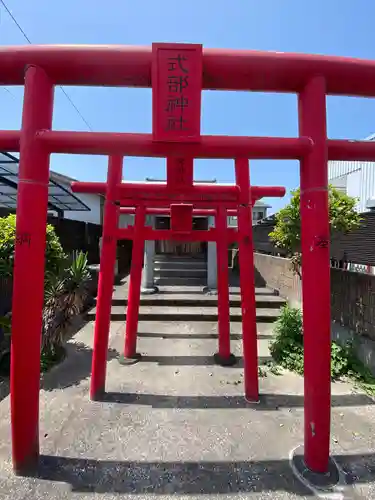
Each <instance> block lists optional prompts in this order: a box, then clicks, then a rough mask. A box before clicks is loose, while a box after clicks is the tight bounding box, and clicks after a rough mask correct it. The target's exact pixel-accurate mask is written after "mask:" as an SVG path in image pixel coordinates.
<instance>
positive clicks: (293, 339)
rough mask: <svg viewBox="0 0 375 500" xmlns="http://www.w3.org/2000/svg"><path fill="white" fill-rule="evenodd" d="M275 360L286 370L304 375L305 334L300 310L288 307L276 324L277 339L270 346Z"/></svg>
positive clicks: (283, 310) (285, 307) (282, 311)
mask: <svg viewBox="0 0 375 500" xmlns="http://www.w3.org/2000/svg"><path fill="white" fill-rule="evenodd" d="M270 352H271V356H272V357H273V359H274V360H275V361H276V362H277V363H278V364H279V365H281V366H283V367H284V368H287V369H289V370H293V371H296V372H297V373H301V374H302V373H303V334H302V313H301V311H300V309H295V308H291V307H289V306H288V305H287V306H284V307H283V309H282V310H281V314H280V317H279V319H278V320H277V321H276V323H275V337H274V339H273V341H272V342H271V345H270Z"/></svg>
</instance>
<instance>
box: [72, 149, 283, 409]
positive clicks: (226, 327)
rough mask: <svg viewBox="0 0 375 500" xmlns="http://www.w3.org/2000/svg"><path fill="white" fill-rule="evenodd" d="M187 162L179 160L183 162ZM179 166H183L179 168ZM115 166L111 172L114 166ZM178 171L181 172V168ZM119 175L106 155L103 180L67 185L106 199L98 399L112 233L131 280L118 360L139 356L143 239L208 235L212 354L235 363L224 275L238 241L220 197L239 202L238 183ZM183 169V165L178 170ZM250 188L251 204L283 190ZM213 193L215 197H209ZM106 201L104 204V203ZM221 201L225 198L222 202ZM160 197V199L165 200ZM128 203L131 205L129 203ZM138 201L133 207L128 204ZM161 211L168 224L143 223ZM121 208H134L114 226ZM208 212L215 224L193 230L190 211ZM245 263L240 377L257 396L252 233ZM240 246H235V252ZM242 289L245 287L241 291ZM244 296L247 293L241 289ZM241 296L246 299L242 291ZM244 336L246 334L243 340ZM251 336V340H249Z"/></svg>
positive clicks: (95, 375) (95, 370)
mask: <svg viewBox="0 0 375 500" xmlns="http://www.w3.org/2000/svg"><path fill="white" fill-rule="evenodd" d="M185 164H186V162H185V161H184V162H183V166H185ZM183 170H184V169H183ZM114 171H116V174H114V173H113V172H114ZM119 172H120V174H119ZM180 173H181V172H180ZM119 175H120V178H121V176H122V158H121V157H116V158H110V160H109V166H108V180H107V183H100V182H73V183H72V185H71V187H72V191H73V192H75V193H91V194H106V203H105V211H104V223H103V245H102V253H101V258H100V275H99V285H98V301H97V304H98V305H97V314H96V322H95V336H94V351H93V363H92V377H91V389H90V395H91V399H93V400H96V399H100V398H101V397H102V395H103V393H104V391H105V377H106V356H107V349H108V335H109V325H110V310H111V298H112V288H113V281H114V265H115V258H116V256H115V255H116V253H115V248H116V242H117V239H131V240H133V251H132V265H131V273H130V284H129V293H128V308H127V315H126V335H125V346H124V356H123V358H122V360H121V362H122V363H129V362H134V361H136V360H138V359H139V358H140V354H139V353H137V351H136V343H137V328H138V313H139V304H140V293H141V276H142V263H143V252H144V242H145V240H160V239H164V240H169V239H175V240H179V241H213V242H216V245H217V276H218V334H219V335H218V339H219V349H218V352H217V353H216V354H215V356H214V357H215V361H216V362H217V363H218V364H221V365H223V366H228V365H232V364H234V363H235V361H236V359H235V356H234V355H233V354H232V353H231V351H230V319H229V277H228V260H227V249H228V243H231V242H235V241H239V242H240V241H241V239H240V235H239V232H238V231H237V230H235V229H231V228H227V220H226V219H227V210H226V208H225V207H224V206H223V205H222V204H221V203H222V198H223V199H224V200H227V199H229V198H230V197H232V200H231V203H232V204H233V202H234V203H238V201H237V202H236V200H237V197H238V195H239V189H238V186H236V185H233V186H231V185H199V186H196V185H193V184H192V186H191V188H190V190H189V191H188V194H187V193H181V192H173V191H172V190H171V187H170V184H169V183H170V181H171V179H170V177H171V176H172V179H173V175H174V172H169V177H167V183H166V184H165V185H163V184H155V185H151V187H150V184H149V183H137V184H135V183H124V182H122V183H119V182H118V179H119ZM183 175H185V171H183ZM197 187H198V189H196V188H197ZM247 190H248V191H249V193H250V200H251V202H250V206H252V205H253V204H254V203H255V202H256V201H257V200H259V199H260V198H262V197H265V196H268V197H272V196H280V197H282V196H284V195H285V188H283V187H278V186H271V187H261V186H252V187H251V188H250V186H248V187H247ZM137 195H139V196H141V197H142V200H144V199H149V198H151V197H152V201H151V204H152V202H154V200H156V201H158V202H160V201H161V198H162V197H164V199H165V200H167V199H168V198H172V199H173V197H177V198H178V200H181V199H184V200H185V201H186V199H187V198H188V199H190V198H194V197H195V198H196V199H198V200H199V201H203V199H204V198H208V199H207V201H206V202H204V203H210V204H211V205H212V204H213V205H216V206H217V207H218V208H217V210H214V209H194V208H193V205H192V204H187V203H180V204H172V205H171V206H170V207H169V208H146V207H145V206H144V202H143V204H142V201H141V202H140V201H139V198H138V199H137V198H136V196H137ZM112 196H114V197H117V198H119V199H120V203H119V205H124V204H125V205H127V207H126V208H119V207H116V205H115V203H114V202H115V201H116V200H115V199H112ZM211 199H215V201H210V200H211ZM107 202H108V204H107ZM225 202H226V201H224V203H225ZM139 203H141V204H139ZM164 203H165V201H164ZM129 205H130V206H129ZM131 205H135V206H137V208H134V207H131ZM163 211H166V212H167V213H168V214H170V215H171V226H172V228H171V230H155V229H152V228H149V227H146V226H145V225H144V223H145V215H146V214H150V213H155V214H160V213H161V212H163ZM230 212H231V213H235V214H238V209H237V210H233V209H232V210H230ZM120 213H134V214H135V216H136V218H135V224H134V226H132V227H128V228H127V229H117V230H116V227H117V224H118V216H119V214H120ZM197 213H199V214H201V215H208V214H214V215H215V219H216V227H215V229H213V228H211V229H209V230H201V231H193V230H192V216H193V214H197ZM248 251H249V253H248V255H247V260H246V264H243V265H247V263H248V267H249V269H248V272H247V273H245V272H243V270H242V268H241V271H240V276H241V277H242V280H241V292H242V293H243V295H245V294H246V293H247V292H246V290H247V291H248V292H249V293H250V297H251V301H250V302H249V303H246V302H245V304H246V310H247V312H248V314H245V315H244V317H243V330H244V331H245V332H246V333H247V335H244V336H243V341H244V383H245V396H246V398H248V399H249V400H253V401H254V400H255V401H256V400H257V399H258V358H257V336H256V310H255V307H256V306H255V291H254V277H253V274H254V273H253V265H254V264H253V243H252V233H251V232H250V234H249V248H248ZM241 253H243V251H242V252H241V251H240V254H241ZM243 290H245V292H243ZM245 297H246V295H245ZM242 298H243V300H246V298H244V296H243V297H242ZM248 339H251V341H250V340H248ZM254 339H255V341H254Z"/></svg>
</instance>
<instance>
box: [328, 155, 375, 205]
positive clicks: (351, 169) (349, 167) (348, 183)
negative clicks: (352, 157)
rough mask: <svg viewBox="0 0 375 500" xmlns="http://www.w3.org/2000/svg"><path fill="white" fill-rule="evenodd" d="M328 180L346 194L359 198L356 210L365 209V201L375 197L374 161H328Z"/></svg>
mask: <svg viewBox="0 0 375 500" xmlns="http://www.w3.org/2000/svg"><path fill="white" fill-rule="evenodd" d="M328 179H329V182H330V183H331V184H332V185H333V186H335V187H337V188H338V189H342V190H344V191H345V192H346V193H347V194H348V195H350V196H353V197H355V198H359V201H358V204H357V210H358V211H359V212H365V211H367V210H368V209H367V202H368V200H369V199H370V198H374V197H375V163H374V162H358V161H330V162H329V163H328Z"/></svg>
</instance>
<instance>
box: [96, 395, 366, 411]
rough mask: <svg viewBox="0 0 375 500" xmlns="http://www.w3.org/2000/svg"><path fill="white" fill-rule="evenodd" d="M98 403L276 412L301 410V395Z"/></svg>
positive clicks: (343, 401)
mask: <svg viewBox="0 0 375 500" xmlns="http://www.w3.org/2000/svg"><path fill="white" fill-rule="evenodd" d="M102 401H104V402H110V403H120V404H128V405H144V406H151V407H153V408H180V409H181V408H183V409H223V408H249V410H256V411H267V410H268V411H277V410H282V409H284V408H285V409H290V408H303V405H304V397H303V395H295V394H261V395H260V401H259V403H251V402H248V401H246V399H245V398H244V397H243V396H171V395H162V394H160V395H159V394H139V393H121V392H107V393H105V394H104V396H103V398H102ZM374 404H375V401H374V400H373V399H371V398H370V397H368V396H366V395H365V394H343V395H337V396H332V407H345V406H347V407H350V406H367V405H374Z"/></svg>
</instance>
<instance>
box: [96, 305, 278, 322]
mask: <svg viewBox="0 0 375 500" xmlns="http://www.w3.org/2000/svg"><path fill="white" fill-rule="evenodd" d="M95 312H96V309H95V308H94V309H92V310H91V311H90V312H89V313H88V314H87V319H88V320H93V319H94V318H95ZM279 315H280V310H279V309H276V308H257V310H256V320H257V322H263V323H271V322H274V321H276V320H277V318H278V317H279ZM230 319H231V321H233V322H238V321H242V311H241V309H240V308H239V307H231V308H230ZM125 320H126V309H125V308H124V307H123V306H112V311H111V321H125ZM163 320H164V321H180V322H182V321H217V308H216V307H194V308H192V307H184V306H181V307H180V306H179V307H175V306H174V307H170V306H144V305H141V307H140V308H139V321H163Z"/></svg>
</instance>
